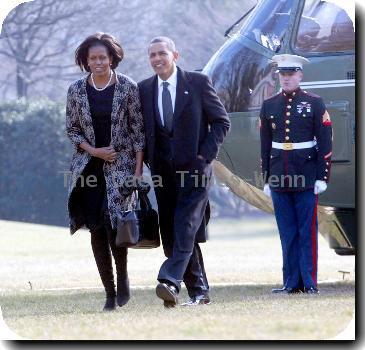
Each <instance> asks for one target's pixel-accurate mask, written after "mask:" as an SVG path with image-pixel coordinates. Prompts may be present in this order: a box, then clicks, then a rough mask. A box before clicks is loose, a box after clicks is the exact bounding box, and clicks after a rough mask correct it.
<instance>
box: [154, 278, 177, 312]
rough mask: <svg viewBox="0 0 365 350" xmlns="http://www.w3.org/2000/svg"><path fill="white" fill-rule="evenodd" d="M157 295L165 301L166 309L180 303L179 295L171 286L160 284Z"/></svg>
mask: <svg viewBox="0 0 365 350" xmlns="http://www.w3.org/2000/svg"><path fill="white" fill-rule="evenodd" d="M156 295H157V296H158V297H159V298H160V299H162V300H163V301H164V306H165V307H174V306H175V305H176V304H177V303H178V295H179V293H178V291H177V289H176V287H175V286H173V285H171V284H167V283H159V284H158V285H157V287H156Z"/></svg>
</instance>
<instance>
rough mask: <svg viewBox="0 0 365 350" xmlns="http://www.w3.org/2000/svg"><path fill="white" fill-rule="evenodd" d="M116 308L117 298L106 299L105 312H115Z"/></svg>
mask: <svg viewBox="0 0 365 350" xmlns="http://www.w3.org/2000/svg"><path fill="white" fill-rule="evenodd" d="M115 307H116V305H115V297H106V301H105V305H104V308H103V311H113V310H115Z"/></svg>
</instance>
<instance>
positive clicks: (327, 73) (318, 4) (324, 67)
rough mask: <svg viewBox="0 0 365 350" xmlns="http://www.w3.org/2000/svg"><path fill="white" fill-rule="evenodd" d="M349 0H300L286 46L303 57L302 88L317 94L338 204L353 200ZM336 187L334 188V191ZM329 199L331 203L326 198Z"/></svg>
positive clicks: (352, 36)
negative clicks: (329, 136) (327, 129)
mask: <svg viewBox="0 0 365 350" xmlns="http://www.w3.org/2000/svg"><path fill="white" fill-rule="evenodd" d="M354 6H355V5H354V1H337V0H327V1H319V0H306V1H305V4H304V8H303V12H302V16H301V18H300V19H299V23H298V29H297V32H296V35H295V36H294V38H293V40H292V42H291V46H292V48H293V53H294V54H297V55H301V56H305V57H307V58H308V59H309V61H310V63H309V64H307V65H306V66H305V68H304V78H303V82H302V83H301V87H302V89H303V90H307V91H308V92H313V93H315V94H317V95H320V96H321V97H322V98H323V100H324V102H325V104H326V107H327V110H328V112H329V114H330V116H331V120H332V125H333V134H334V135H333V150H332V151H333V154H332V161H333V167H332V171H331V172H332V174H331V183H341V186H337V185H336V186H330V191H329V192H328V193H326V194H325V195H324V196H323V199H324V200H325V199H326V196H327V195H329V194H330V192H331V194H332V195H334V194H335V197H336V198H337V199H338V204H339V206H342V207H347V206H349V207H350V206H351V205H350V203H351V202H352V203H353V201H354V168H355V167H354V162H355V31H354V15H355V8H354ZM334 192H336V193H334ZM332 204H333V202H332Z"/></svg>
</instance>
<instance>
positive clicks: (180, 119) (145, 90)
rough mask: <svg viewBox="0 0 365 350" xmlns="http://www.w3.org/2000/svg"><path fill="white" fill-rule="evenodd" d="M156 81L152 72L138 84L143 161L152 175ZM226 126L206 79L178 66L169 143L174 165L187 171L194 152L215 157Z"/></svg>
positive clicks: (225, 117) (226, 120)
mask: <svg viewBox="0 0 365 350" xmlns="http://www.w3.org/2000/svg"><path fill="white" fill-rule="evenodd" d="M157 81H158V80H157V75H155V76H153V77H151V78H149V79H146V80H143V81H141V82H140V83H139V84H138V86H139V92H140V97H141V103H142V114H143V118H144V122H145V132H146V148H145V152H146V153H145V163H146V164H147V165H148V166H149V167H150V169H151V173H152V175H154V164H153V162H154V151H155V129H156V120H158V119H157V118H156V114H158V103H157V99H158V95H157ZM229 127H230V121H229V118H228V116H227V112H226V110H225V108H224V106H223V105H222V103H221V102H220V100H219V98H218V96H217V94H216V92H215V90H214V88H213V86H212V84H211V82H210V80H209V78H208V77H207V76H206V75H204V74H201V73H198V72H186V71H183V70H182V69H180V68H178V71H177V87H176V102H175V110H174V119H173V142H172V148H173V154H174V161H175V166H176V168H177V169H181V170H188V169H189V168H191V166H192V164H193V163H194V162H195V161H196V157H197V155H198V154H200V155H202V156H203V157H204V158H205V159H206V162H207V163H210V162H211V161H212V160H213V159H214V158H216V156H217V154H218V149H219V146H220V145H221V144H222V143H223V139H224V137H225V136H226V134H227V132H228V130H229Z"/></svg>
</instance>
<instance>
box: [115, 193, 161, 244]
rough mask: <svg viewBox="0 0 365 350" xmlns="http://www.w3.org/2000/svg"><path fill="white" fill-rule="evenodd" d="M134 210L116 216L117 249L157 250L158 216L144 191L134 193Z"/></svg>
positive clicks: (158, 237)
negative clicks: (135, 198)
mask: <svg viewBox="0 0 365 350" xmlns="http://www.w3.org/2000/svg"><path fill="white" fill-rule="evenodd" d="M134 194H135V195H136V197H137V200H136V208H135V209H132V210H128V211H125V212H123V213H121V214H120V215H118V216H117V235H116V239H115V245H116V246H117V247H130V248H144V249H148V248H157V247H159V246H160V234H159V226H158V214H157V212H156V210H154V209H153V208H152V205H151V202H150V200H149V198H148V196H147V192H146V191H145V190H138V189H137V191H135V193H134Z"/></svg>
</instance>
